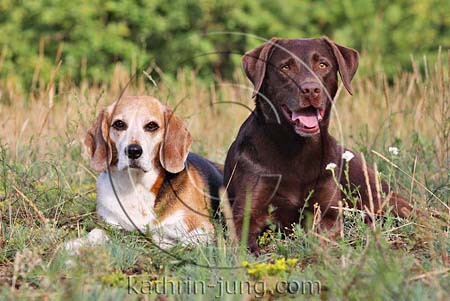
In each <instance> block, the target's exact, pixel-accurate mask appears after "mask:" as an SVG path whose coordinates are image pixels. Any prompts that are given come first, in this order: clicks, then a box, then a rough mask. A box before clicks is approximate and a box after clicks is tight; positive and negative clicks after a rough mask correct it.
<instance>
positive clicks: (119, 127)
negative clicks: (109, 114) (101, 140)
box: [112, 120, 127, 131]
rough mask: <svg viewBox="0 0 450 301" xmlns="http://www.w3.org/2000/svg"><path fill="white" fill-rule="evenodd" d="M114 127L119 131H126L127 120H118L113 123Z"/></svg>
mask: <svg viewBox="0 0 450 301" xmlns="http://www.w3.org/2000/svg"><path fill="white" fill-rule="evenodd" d="M112 127H113V128H115V129H116V130H118V131H125V130H126V129H127V124H126V123H125V122H123V121H122V120H116V121H114V123H113V124H112Z"/></svg>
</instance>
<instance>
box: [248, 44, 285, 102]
mask: <svg viewBox="0 0 450 301" xmlns="http://www.w3.org/2000/svg"><path fill="white" fill-rule="evenodd" d="M278 40H279V39H278V38H272V39H270V41H267V42H266V43H264V44H263V45H261V46H259V47H257V48H255V49H253V50H250V51H249V52H247V53H245V54H244V56H243V57H242V65H243V66H244V71H245V74H246V75H247V77H248V79H249V80H250V81H251V82H252V83H253V87H254V90H253V95H252V97H255V96H256V95H258V93H259V90H260V89H261V86H262V83H263V82H264V77H265V75H266V69H267V61H268V60H269V57H270V54H271V52H272V49H273V48H274V46H275V45H276V44H277V42H278Z"/></svg>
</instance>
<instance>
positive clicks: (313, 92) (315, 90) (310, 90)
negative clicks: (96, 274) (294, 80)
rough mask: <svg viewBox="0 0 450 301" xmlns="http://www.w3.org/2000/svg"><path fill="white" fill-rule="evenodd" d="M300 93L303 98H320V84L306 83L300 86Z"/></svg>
mask: <svg viewBox="0 0 450 301" xmlns="http://www.w3.org/2000/svg"><path fill="white" fill-rule="evenodd" d="M300 91H301V93H302V95H303V96H304V97H310V98H312V99H317V98H318V97H319V96H320V93H322V88H321V86H320V83H316V82H307V83H303V84H301V85H300Z"/></svg>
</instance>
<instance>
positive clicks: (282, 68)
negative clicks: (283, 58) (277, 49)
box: [281, 64, 291, 71]
mask: <svg viewBox="0 0 450 301" xmlns="http://www.w3.org/2000/svg"><path fill="white" fill-rule="evenodd" d="M281 70H283V71H289V70H291V67H290V66H289V65H288V64H285V65H283V66H281Z"/></svg>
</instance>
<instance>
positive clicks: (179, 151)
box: [159, 109, 192, 173]
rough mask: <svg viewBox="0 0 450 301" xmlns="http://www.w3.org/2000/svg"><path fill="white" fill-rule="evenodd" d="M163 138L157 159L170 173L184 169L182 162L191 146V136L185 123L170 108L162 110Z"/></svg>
mask: <svg viewBox="0 0 450 301" xmlns="http://www.w3.org/2000/svg"><path fill="white" fill-rule="evenodd" d="M164 119H165V131H164V139H163V142H162V144H161V146H160V149H159V161H160V162H161V165H162V167H163V168H164V169H165V170H167V171H168V172H170V173H178V172H180V171H182V170H183V169H184V162H185V161H186V158H187V156H188V153H189V148H190V147H191V143H192V137H191V134H190V133H189V131H188V129H187V127H186V124H185V123H184V122H183V121H182V120H181V119H180V118H178V117H177V116H175V114H174V113H173V111H172V110H170V109H166V110H165V112H164Z"/></svg>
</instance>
